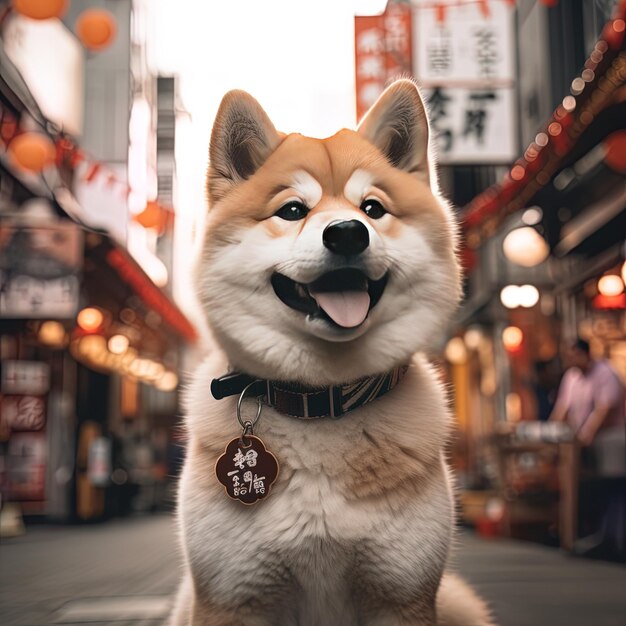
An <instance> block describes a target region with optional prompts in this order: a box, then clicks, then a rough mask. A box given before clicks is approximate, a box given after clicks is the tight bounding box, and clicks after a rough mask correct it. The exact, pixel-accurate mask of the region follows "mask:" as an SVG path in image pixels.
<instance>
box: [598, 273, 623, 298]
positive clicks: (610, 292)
mask: <svg viewBox="0 0 626 626" xmlns="http://www.w3.org/2000/svg"><path fill="white" fill-rule="evenodd" d="M598 291H599V292H600V293H601V294H602V295H603V296H618V295H619V294H620V293H622V292H623V291H624V282H623V281H622V278H621V276H618V275H617V274H607V275H606V276H602V278H600V280H599V281H598Z"/></svg>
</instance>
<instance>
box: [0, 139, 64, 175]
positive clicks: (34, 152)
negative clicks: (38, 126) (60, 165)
mask: <svg viewBox="0 0 626 626" xmlns="http://www.w3.org/2000/svg"><path fill="white" fill-rule="evenodd" d="M8 151H9V155H10V158H11V160H12V161H13V163H14V164H15V165H16V166H17V167H19V168H21V169H23V170H27V171H29V172H41V171H42V170H43V169H45V168H46V167H48V165H51V164H52V163H54V159H55V157H56V149H55V146H54V143H53V142H52V140H51V139H50V138H48V137H47V136H46V135H43V134H42V133H35V132H27V133H22V134H20V135H18V136H17V137H15V138H14V139H13V140H12V141H11V143H10V144H9V149H8Z"/></svg>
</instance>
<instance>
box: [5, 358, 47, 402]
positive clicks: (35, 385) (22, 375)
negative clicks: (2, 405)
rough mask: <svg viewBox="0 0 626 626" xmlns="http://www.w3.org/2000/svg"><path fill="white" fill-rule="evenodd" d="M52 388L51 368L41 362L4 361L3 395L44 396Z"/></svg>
mask: <svg viewBox="0 0 626 626" xmlns="http://www.w3.org/2000/svg"><path fill="white" fill-rule="evenodd" d="M49 387H50V367H49V366H48V364H47V363H42V362H40V361H9V360H7V361H2V362H1V363H0V391H1V392H2V394H28V395H37V396H38V395H42V394H44V393H47V392H48V390H49Z"/></svg>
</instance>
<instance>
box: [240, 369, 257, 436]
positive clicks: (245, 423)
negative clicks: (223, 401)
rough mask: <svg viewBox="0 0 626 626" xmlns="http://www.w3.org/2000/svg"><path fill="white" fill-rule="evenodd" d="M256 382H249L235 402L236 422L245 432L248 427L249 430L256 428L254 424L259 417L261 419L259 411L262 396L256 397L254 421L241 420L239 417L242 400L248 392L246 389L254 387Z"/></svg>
mask: <svg viewBox="0 0 626 626" xmlns="http://www.w3.org/2000/svg"><path fill="white" fill-rule="evenodd" d="M257 382H258V381H257V380H255V381H253V382H251V383H250V384H249V385H246V387H245V388H244V390H243V391H242V392H241V394H240V396H239V399H238V400H237V421H238V422H239V423H240V424H241V427H242V428H243V429H244V430H245V429H247V428H248V427H249V428H250V429H252V428H254V427H255V426H256V423H257V422H258V421H259V417H261V411H262V410H263V402H262V398H263V396H257V399H256V400H257V409H256V417H255V418H254V420H245V421H244V420H243V419H242V417H241V403H242V402H243V399H244V398H245V396H246V393H247V391H248V389H250V387H252V386H253V385H255V384H256V383H257Z"/></svg>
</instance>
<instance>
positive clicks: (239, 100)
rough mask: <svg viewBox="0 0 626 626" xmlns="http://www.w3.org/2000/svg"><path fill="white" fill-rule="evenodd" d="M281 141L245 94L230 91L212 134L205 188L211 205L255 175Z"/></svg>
mask: <svg viewBox="0 0 626 626" xmlns="http://www.w3.org/2000/svg"><path fill="white" fill-rule="evenodd" d="M280 141H281V135H280V134H279V133H278V131H277V130H276V129H275V128H274V125H273V124H272V122H271V121H270V118H269V117H268V116H267V113H266V112H265V111H264V110H263V109H262V107H261V105H260V104H259V103H258V102H257V101H256V100H255V99H254V98H253V97H252V96H251V95H250V94H248V93H246V92H245V91H240V90H233V91H229V92H228V93H227V94H226V95H225V96H224V98H223V99H222V102H221V104H220V107H219V109H218V111H217V116H216V117H215V123H214V124H213V132H212V133H211V146H210V149H209V172H208V177H207V187H208V192H209V200H210V202H211V204H213V203H215V202H217V201H218V200H220V199H221V198H223V197H224V196H225V195H226V194H227V193H228V192H229V191H230V190H231V189H232V188H233V187H234V186H235V185H237V184H239V183H241V182H243V181H244V180H246V179H247V178H249V177H250V176H252V174H254V173H255V172H256V171H257V170H258V169H259V167H261V165H263V163H264V162H265V160H266V159H267V158H268V157H269V155H270V154H271V153H272V152H273V151H274V150H275V149H276V147H277V146H278V144H279V143H280Z"/></svg>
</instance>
